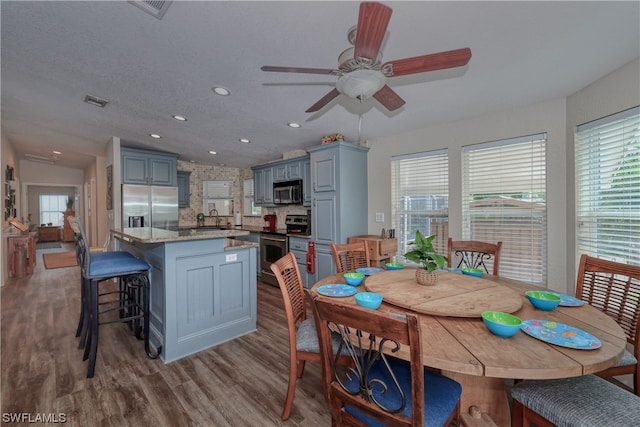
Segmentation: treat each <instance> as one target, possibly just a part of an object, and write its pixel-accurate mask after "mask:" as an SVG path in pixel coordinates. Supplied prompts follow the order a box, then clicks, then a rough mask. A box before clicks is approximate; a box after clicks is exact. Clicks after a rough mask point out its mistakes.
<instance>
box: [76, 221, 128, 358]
mask: <svg viewBox="0 0 640 427" xmlns="http://www.w3.org/2000/svg"><path fill="white" fill-rule="evenodd" d="M67 221H68V222H69V225H70V226H71V229H72V230H73V238H74V241H75V245H76V260H77V262H78V266H79V268H80V316H79V319H78V327H77V328H76V337H80V341H79V342H78V348H79V349H83V348H84V347H85V344H86V338H87V330H88V328H89V318H88V316H86V314H85V312H86V310H85V307H86V305H87V295H86V288H87V286H85V285H84V280H85V278H84V276H83V274H82V266H83V265H84V253H85V251H86V250H87V248H86V246H85V244H84V240H82V233H81V231H80V227H79V226H78V224H77V223H76V217H75V216H71V215H69V216H68V217H67ZM105 247H106V246H105ZM105 247H103V248H100V252H99V253H95V254H94V255H93V256H94V258H93V260H94V261H95V260H103V259H104V260H110V261H112V262H117V261H118V260H120V259H129V258H133V255H131V254H130V253H129V252H126V251H111V252H106V251H105V249H104V248H105ZM89 250H90V251H91V253H94V250H93V249H92V248H89ZM121 283H122V281H119V288H118V290H117V291H115V292H104V293H102V294H100V295H99V296H104V295H110V294H114V293H117V294H118V298H121V296H122V285H121ZM124 316H125V312H124V310H122V311H121V315H120V317H121V318H122V317H124Z"/></svg>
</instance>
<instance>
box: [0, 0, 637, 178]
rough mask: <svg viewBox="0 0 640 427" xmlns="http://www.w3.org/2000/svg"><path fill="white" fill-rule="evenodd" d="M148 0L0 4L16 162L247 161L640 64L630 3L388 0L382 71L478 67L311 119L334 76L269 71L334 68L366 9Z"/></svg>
mask: <svg viewBox="0 0 640 427" xmlns="http://www.w3.org/2000/svg"><path fill="white" fill-rule="evenodd" d="M151 3H154V4H162V3H166V5H168V9H167V10H166V13H165V14H164V16H163V17H162V19H158V18H157V17H154V16H152V15H150V14H148V13H145V12H144V11H143V10H142V9H141V8H138V7H135V6H134V5H133V4H132V2H124V1H109V2H94V1H69V2H60V1H43V2H24V1H16V2H13V1H4V0H3V1H2V2H0V12H1V19H2V22H1V24H2V26H1V31H2V41H1V42H2V46H1V47H2V51H1V55H2V69H1V71H2V74H1V78H2V82H1V83H2V86H1V91H2V117H1V118H2V132H3V133H4V135H5V136H6V137H7V138H8V139H9V141H10V142H11V143H12V144H13V147H14V149H15V150H16V153H17V154H18V156H19V158H20V159H23V158H25V157H24V156H25V155H28V156H31V157H29V158H31V159H36V160H38V158H41V159H40V160H42V161H51V162H54V163H55V164H58V165H61V166H66V167H76V168H83V167H85V166H86V165H87V164H88V163H90V162H91V161H92V160H93V158H94V156H97V155H102V154H103V153H104V150H105V146H106V143H107V141H109V140H110V138H111V137H112V136H117V137H120V138H121V141H122V143H123V145H129V146H134V147H139V148H149V149H155V150H161V151H168V152H174V153H178V154H179V155H180V159H182V160H187V161H188V160H193V161H197V162H198V163H201V164H210V165H219V164H224V165H227V166H233V167H246V166H251V165H255V164H259V163H263V162H265V161H269V160H274V159H278V158H281V156H282V153H283V152H286V151H291V150H296V149H304V148H307V147H310V146H313V145H317V144H319V143H320V140H321V138H322V137H323V136H325V135H328V134H333V133H337V132H339V133H342V134H343V135H345V138H346V140H349V141H359V140H372V139H375V138H377V137H381V136H388V135H393V134H399V133H402V132H406V131H409V130H413V129H419V128H425V127H428V126H430V125H433V124H437V123H443V122H453V121H457V120H462V119H465V118H470V117H477V116H481V115H484V114H488V113H491V112H495V111H502V110H506V109H509V108H514V107H518V106H522V105H528V104H532V103H536V102H541V101H544V100H548V99H554V98H559V97H564V96H567V95H570V94H571V93H573V92H575V91H577V90H579V89H581V88H583V87H584V86H586V85H588V84H589V83H591V82H593V81H595V80H597V79H599V78H601V77H603V76H604V75H606V74H608V73H609V72H611V71H613V70H615V69H617V68H619V67H621V66H622V65H624V64H626V63H628V62H630V61H632V60H634V59H636V58H638V56H639V55H640V3H639V2H635V1H623V2H611V1H602V2H593V1H588V2H576V1H568V2H561V1H554V2H535V1H534V2H525V1H513V2H483V1H471V2H464V1H443V2H435V1H423V2H417V1H414V2H403V1H389V2H385V4H386V5H388V6H389V7H391V8H392V10H393V14H392V16H391V19H390V22H389V25H388V28H387V33H386V37H385V39H384V42H383V44H382V52H383V56H384V57H383V62H384V61H389V60H395V59H401V58H407V57H413V56H419V55H425V54H428V53H436V52H441V51H446V50H452V49H458V48H464V47H468V48H470V49H471V51H472V58H471V60H470V61H469V63H468V65H467V66H465V67H458V68H453V69H449V70H442V71H434V72H429V73H422V74H417V75H411V76H405V77H396V78H392V79H389V80H388V84H389V86H391V87H392V89H393V90H394V91H395V92H396V93H398V94H399V95H400V96H401V97H402V98H403V99H404V100H405V101H406V104H405V105H404V106H403V107H402V108H400V109H399V110H396V111H394V112H389V111H387V110H386V109H385V108H384V107H382V106H381V105H380V104H379V103H378V102H377V101H376V100H374V99H367V100H365V101H363V102H360V101H357V100H354V99H349V98H347V97H346V96H344V95H341V96H339V97H337V98H336V99H335V100H333V101H332V102H331V103H329V104H328V105H327V106H326V107H324V108H322V109H321V110H320V111H318V112H316V113H305V110H306V109H308V108H309V107H310V106H311V105H313V104H314V103H315V102H316V101H318V100H319V99H320V98H321V97H323V96H324V95H325V94H326V93H328V92H329V91H331V90H332V89H333V88H334V87H335V82H336V80H337V79H336V77H335V76H332V75H317V74H293V73H267V72H263V71H261V70H260V67H261V66H263V65H275V66H294V67H313V68H336V67H337V66H338V55H339V54H340V53H341V52H342V51H343V50H345V49H347V48H349V47H350V46H351V45H350V44H349V41H348V40H347V33H348V30H349V29H350V28H351V27H352V26H354V25H356V23H357V20H358V8H359V2H353V1H340V2H328V1H319V2H308V1H299V2H295V1H278V2H273V1H256V2H248V1H201V2H190V1H174V2H151ZM217 85H219V86H223V87H226V88H228V89H229V90H230V92H231V94H230V95H229V96H219V95H216V94H214V93H213V91H212V88H213V87H214V86H217ZM86 95H92V96H97V97H99V98H104V99H106V100H108V103H107V105H106V106H105V107H104V108H100V107H97V106H94V105H90V104H88V103H85V102H83V101H84V99H85V96H86ZM176 114H178V115H182V116H185V117H186V118H187V121H186V122H179V121H177V120H174V119H173V118H172V115H176ZM289 122H297V123H299V124H301V125H302V127H301V128H299V129H293V128H290V127H288V126H287V123H289ZM151 133H156V134H159V135H161V136H162V138H161V139H158V140H156V139H152V138H151V137H150V136H149V134H151ZM240 138H247V139H249V140H250V141H251V142H250V143H248V144H243V143H240V142H239V141H238V140H239V139H240ZM54 150H56V151H59V152H60V153H61V154H53V151H54ZM210 150H213V151H215V152H217V154H216V155H211V154H209V151H210ZM33 156H37V157H33Z"/></svg>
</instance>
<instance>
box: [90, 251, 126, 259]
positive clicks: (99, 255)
mask: <svg viewBox="0 0 640 427" xmlns="http://www.w3.org/2000/svg"><path fill="white" fill-rule="evenodd" d="M130 258H135V257H134V256H133V255H131V254H130V253H129V252H126V251H108V252H93V253H91V262H96V261H116V260H121V259H130Z"/></svg>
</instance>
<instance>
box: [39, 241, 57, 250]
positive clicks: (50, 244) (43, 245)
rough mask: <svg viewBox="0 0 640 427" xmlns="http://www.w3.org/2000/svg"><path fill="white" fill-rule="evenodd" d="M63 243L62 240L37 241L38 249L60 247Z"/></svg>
mask: <svg viewBox="0 0 640 427" xmlns="http://www.w3.org/2000/svg"><path fill="white" fill-rule="evenodd" d="M61 247H62V245H61V244H60V242H38V243H36V249H59V248H61Z"/></svg>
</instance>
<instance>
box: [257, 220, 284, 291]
mask: <svg viewBox="0 0 640 427" xmlns="http://www.w3.org/2000/svg"><path fill="white" fill-rule="evenodd" d="M287 250H288V248H287V236H286V235H285V234H276V233H265V232H263V233H261V234H260V280H262V281H263V282H265V283H268V284H270V285H273V286H278V280H277V279H276V276H275V275H274V274H273V271H271V264H272V263H274V262H276V261H277V260H279V259H280V258H282V257H283V256H285V255H286V254H287Z"/></svg>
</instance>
